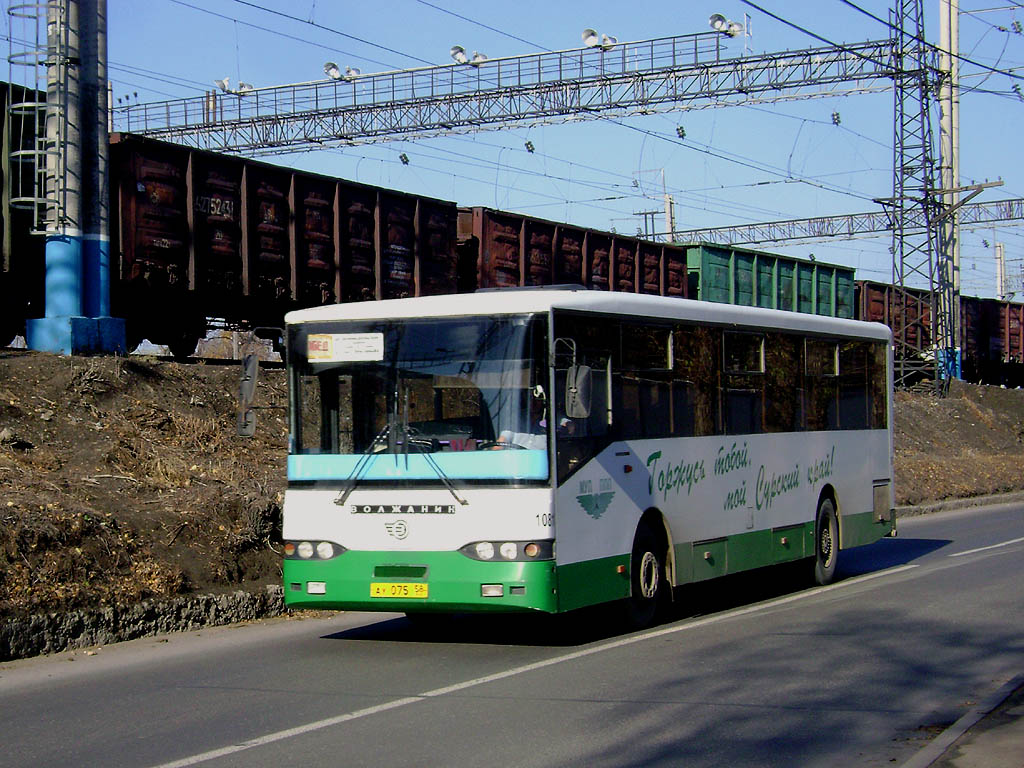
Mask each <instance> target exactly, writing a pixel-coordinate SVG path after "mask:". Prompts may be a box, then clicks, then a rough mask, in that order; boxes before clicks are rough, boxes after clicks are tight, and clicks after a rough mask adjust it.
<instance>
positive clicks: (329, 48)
mask: <svg viewBox="0 0 1024 768" xmlns="http://www.w3.org/2000/svg"><path fill="white" fill-rule="evenodd" d="M167 2H169V3H174V4H175V5H181V6H184V7H185V8H191V9H192V10H194V11H200V12H201V13H207V14H209V15H210V16H216V17H217V18H219V19H224V20H226V21H234V22H238V23H239V24H241V25H243V26H246V27H251V28H252V29H258V30H260V31H261V32H269V33H270V34H272V35H277V36H278V37H283V38H285V39H287V40H294V41H296V42H299V43H305V44H306V45H312V46H313V47H315V48H322V49H324V50H325V51H330V52H331V53H343V54H345V55H346V56H353V57H355V58H358V59H361V60H362V61H368V62H370V63H371V64H379V65H380V66H382V67H386V68H388V69H393V68H394V67H393V66H392V65H391V64H389V63H387V62H384V61H378V60H377V59H371V58H370V57H368V56H363V55H361V54H357V53H352V52H351V51H343V50H340V49H338V48H335V47H333V46H330V45H323V44H322V43H316V42H313V41H312V40H309V39H308V38H305V37H297V36H295V35H289V34H288V33H287V32H282V31H281V30H279V29H271V28H270V27H264V26H260V25H259V24H253V23H252V22H249V21H242V20H241V19H236V18H235V17H234V16H228V15H226V14H223V13H217V12H216V11H211V10H210V9H209V8H202V7H200V6H198V5H192V3H186V2H185V0H167Z"/></svg>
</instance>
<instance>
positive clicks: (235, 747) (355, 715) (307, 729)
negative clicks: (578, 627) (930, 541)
mask: <svg viewBox="0 0 1024 768" xmlns="http://www.w3.org/2000/svg"><path fill="white" fill-rule="evenodd" d="M918 567H919V566H917V565H902V566H899V567H897V568H889V569H888V570H884V571H878V572H877V573H869V574H866V575H864V576H855V577H853V578H850V579H845V580H844V581H841V582H839V583H838V584H830V585H828V586H826V587H815V588H814V589H808V590H805V591H803V592H799V593H797V594H794V595H787V596H786V597H780V598H778V599H775V600H769V601H768V602H765V603H758V604H756V605H748V606H746V607H745V608H737V609H735V610H732V611H728V612H726V613H720V614H716V615H714V616H708V617H706V618H703V619H697V620H696V621H691V622H687V623H685V624H678V625H674V626H670V627H663V628H661V629H654V630H651V631H649V632H642V633H640V634H636V635H630V636H629V637H623V638H620V639H618V640H613V641H611V642H608V643H603V644H601V645H597V646H594V647H592V648H585V649H583V650H580V651H573V652H572V653H565V654H562V655H561V656H554V657H552V658H550V659H545V660H543V661H536V662H534V663H532V664H524V665H522V666H519V667H514V668H513V669H507V670H505V671H504V672H495V673H494V674H491V675H484V676H483V677H477V678H474V679H472V680H466V681H465V682H462V683H455V684H454V685H448V686H445V687H443V688H435V689H433V690H431V691H425V692H423V693H420V694H417V695H415V696H406V697H405V698H401V699H395V700H394V701H388V702H385V703H384V704H378V705H376V706H373V707H367V708H365V709H359V710H356V711H355V712H348V713H346V714H344V715H337V716H335V717H328V718H326V719H324V720H317V721H315V722H312V723H306V724H305V725H298V726H296V727H294V728H287V729H285V730H283V731H275V732H274V733H268V734H266V735H264V736H258V737H257V738H254V739H249V740H248V741H243V742H240V743H238V744H232V745H231V746H228V747H221V748H220V749H213V750H210V751H209V752H202V753H200V754H198V755H192V756H190V757H184V758H182V759H180V760H174V761H172V762H170V763H161V764H160V765H158V766H154V768H188V766H192V765H197V764H199V763H205V762H206V761H208V760H214V759H216V758H218V757H226V756H227V755H232V754H235V753H236V752H243V751H245V750H247V749H252V748H253V747H261V746H265V745H267V744H273V743H274V742H276V741H282V740H284V739H290V738H293V737H295V736H302V735H303V734H306V733H311V732H312V731H319V730H323V729H324V728H330V727H331V726H334V725H340V724H342V723H347V722H350V721H352V720H359V719H360V718H364V717H370V716H371V715H377V714H380V713H381V712H387V711H389V710H392V709H398V708H399V707H404V706H406V705H408V704H415V703H416V702H418V701H423V700H425V699H433V698H437V697H438V696H447V695H449V694H452V693H456V692H458V691H464V690H466V689H467V688H475V687H476V686H478V685H484V684H486V683H493V682H495V681H497V680H505V679H507V678H510V677H515V676H517V675H522V674H525V673H527V672H534V671H536V670H538V669H544V668H545V667H550V666H554V665H555V664H562V663H564V662H566V661H573V660H575V659H582V658H584V657H586V656H593V655H594V654H597V653H602V652H604V651H611V650H615V649H616V648H622V647H625V646H627V645H633V644H634V643H639V642H642V641H644V640H650V639H652V638H656V637H663V636H665V635H672V634H676V633H678V632H686V631H688V630H691V629H697V628H699V627H706V626H708V625H710V624H717V623H718V622H721V621H726V620H728V619H735V618H739V617H741V616H747V615H749V614H752V613H757V612H759V611H763V610H765V609H770V608H775V607H778V606H780V605H788V604H789V603H795V602H798V601H800V600H804V599H806V598H809V597H814V596H815V595H820V594H821V593H823V592H831V591H833V590H836V589H843V588H845V587H854V586H857V585H858V584H863V583H864V582H866V581H871V580H873V579H878V578H881V577H883V576H892V575H894V574H897V573H901V572H903V571H909V570H912V569H914V568H918Z"/></svg>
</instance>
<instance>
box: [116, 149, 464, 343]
mask: <svg viewBox="0 0 1024 768" xmlns="http://www.w3.org/2000/svg"><path fill="white" fill-rule="evenodd" d="M111 169H112V170H111V197H112V206H111V208H112V218H113V219H114V221H115V222H116V224H112V226H111V230H112V232H111V237H112V245H111V252H112V254H115V258H116V262H117V274H116V277H115V278H114V280H113V285H112V289H111V294H112V296H111V304H112V307H113V314H114V315H115V316H117V317H123V318H125V320H126V321H127V328H128V337H129V339H128V342H129V345H134V344H135V343H137V342H138V341H140V340H141V339H143V338H148V339H149V340H150V341H151V342H153V343H155V344H166V345H167V346H168V347H170V349H171V351H172V352H173V353H174V354H175V355H179V356H180V355H188V354H191V353H192V351H193V350H194V349H195V347H196V342H197V341H198V340H199V339H200V338H201V337H202V335H203V334H204V333H205V330H206V324H207V318H209V317H216V318H222V319H224V320H226V321H227V322H228V324H229V325H241V326H248V327H256V326H267V325H270V326H278V325H280V324H281V321H282V317H283V315H284V313H285V312H286V311H288V310H290V309H293V308H296V307H309V306H316V305H320V304H330V303H335V302H349V301H366V300H373V299H389V298H402V297H406V296H420V295H427V294H441V293H451V292H453V290H454V286H455V285H456V259H457V253H456V242H455V224H456V216H457V211H456V207H455V205H454V203H449V202H446V201H442V200H435V199H432V198H426V197H420V196H416V195H409V194H405V193H402V192H396V191H393V190H388V189H382V188H379V187H373V186H369V185H365V184H357V183H355V182H350V181H344V180H340V179H337V178H332V177H328V176H320V175H317V174H311V173H305V172H301V171H295V170H291V169H286V168H281V167H278V166H273V165H269V164H266V163H259V162H255V161H252V160H246V159H242V158H236V157H230V156H225V155H219V154H215V153H212V152H205V151H200V150H193V149H188V148H185V147H179V146H175V145H171V144H166V143H163V142H157V141H153V140H149V139H143V138H140V137H137V136H132V135H126V134H114V135H112V136H111Z"/></svg>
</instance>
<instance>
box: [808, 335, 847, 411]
mask: <svg viewBox="0 0 1024 768" xmlns="http://www.w3.org/2000/svg"><path fill="white" fill-rule="evenodd" d="M838 358H839V355H838V348H837V345H836V343H835V342H834V341H828V340H825V339H807V340H806V342H805V345H804V374H805V375H804V387H805V389H806V391H807V398H806V401H807V429H809V430H822V429H838V428H839V404H838V390H839V388H838V386H837V379H838V376H837V369H838V365H839V359H838Z"/></svg>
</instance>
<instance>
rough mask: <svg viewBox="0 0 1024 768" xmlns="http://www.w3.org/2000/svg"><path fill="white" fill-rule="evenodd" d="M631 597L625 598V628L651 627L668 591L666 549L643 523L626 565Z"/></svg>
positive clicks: (637, 532)
mask: <svg viewBox="0 0 1024 768" xmlns="http://www.w3.org/2000/svg"><path fill="white" fill-rule="evenodd" d="M629 579H630V594H629V597H628V598H626V604H625V614H626V624H627V625H628V626H629V627H630V628H631V629H642V628H643V627H648V626H650V625H651V624H652V623H653V622H654V619H655V617H656V616H657V614H658V608H659V607H660V605H661V602H662V600H663V598H664V596H665V594H666V593H665V590H666V589H667V588H668V587H667V584H668V581H667V579H666V577H665V547H664V545H663V544H662V543H661V541H660V540H659V538H658V536H656V535H655V533H654V531H652V530H651V528H650V526H649V525H647V524H646V523H641V525H640V527H639V528H637V531H636V536H635V537H634V539H633V553H632V555H631V557H630V564H629Z"/></svg>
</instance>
